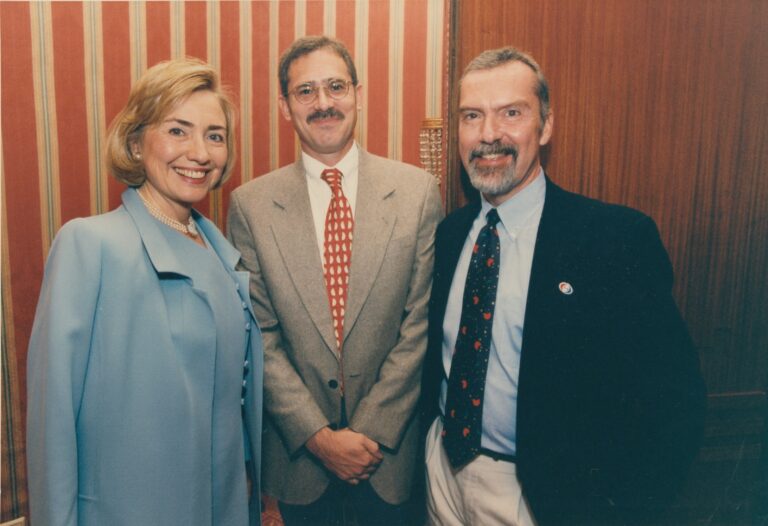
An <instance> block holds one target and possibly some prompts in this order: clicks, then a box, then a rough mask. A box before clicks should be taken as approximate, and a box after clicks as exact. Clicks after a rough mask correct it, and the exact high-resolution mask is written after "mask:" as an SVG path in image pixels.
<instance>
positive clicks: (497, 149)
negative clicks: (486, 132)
mask: <svg viewBox="0 0 768 526" xmlns="http://www.w3.org/2000/svg"><path fill="white" fill-rule="evenodd" d="M484 155H511V156H512V158H513V159H514V160H515V161H517V148H515V147H514V146H512V145H510V144H504V143H502V142H501V141H498V140H497V141H493V142H492V143H482V144H480V145H479V146H477V147H476V148H475V149H473V150H472V152H470V154H469V160H470V162H471V161H474V160H475V159H477V158H478V157H482V156H484Z"/></svg>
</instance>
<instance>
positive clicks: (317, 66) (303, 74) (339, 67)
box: [288, 48, 349, 82]
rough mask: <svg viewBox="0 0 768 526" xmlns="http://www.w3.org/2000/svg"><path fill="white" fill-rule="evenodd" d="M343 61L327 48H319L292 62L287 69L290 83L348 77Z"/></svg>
mask: <svg viewBox="0 0 768 526" xmlns="http://www.w3.org/2000/svg"><path fill="white" fill-rule="evenodd" d="M348 76H349V75H348V73H347V65H346V63H345V62H344V59H343V58H341V57H340V56H339V55H338V54H337V53H335V52H334V51H333V50H331V49H328V48H320V49H316V50H314V51H311V52H310V53H307V54H306V55H302V56H301V57H299V58H297V59H296V60H294V61H293V63H292V64H291V66H290V68H288V77H289V79H290V81H291V82H307V81H316V82H319V81H322V80H324V79H330V78H339V77H343V78H346V77H348Z"/></svg>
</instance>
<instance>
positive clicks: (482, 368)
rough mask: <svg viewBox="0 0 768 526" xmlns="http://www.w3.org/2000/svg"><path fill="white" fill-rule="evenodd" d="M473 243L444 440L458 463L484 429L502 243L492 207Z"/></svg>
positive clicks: (474, 450) (476, 447)
mask: <svg viewBox="0 0 768 526" xmlns="http://www.w3.org/2000/svg"><path fill="white" fill-rule="evenodd" d="M486 219H487V223H486V224H485V226H484V227H483V228H482V230H480V233H479V234H478V236H477V241H476V242H475V245H474V247H473V248H472V259H470V262H469V270H468V271H467V281H466V285H465V286H464V301H463V303H462V307H461V321H460V322H459V334H458V337H457V338H456V347H455V350H454V354H453V359H452V361H451V374H450V376H449V377H448V396H447V398H446V401H445V418H444V420H443V422H444V428H443V445H444V447H445V452H446V453H447V455H448V460H449V461H450V462H451V465H452V466H453V467H454V468H458V467H461V466H463V465H464V464H466V463H467V462H469V461H470V460H472V459H473V458H475V456H477V454H478V452H479V451H480V438H481V436H482V431H483V393H484V391H485V375H486V372H487V371H488V355H489V352H490V349H491V329H492V327H493V313H494V310H495V307H496V289H497V287H498V284H499V264H500V262H501V247H500V243H499V231H498V230H497V229H496V223H498V222H499V214H498V212H496V209H495V208H492V209H490V210H489V211H488V214H486Z"/></svg>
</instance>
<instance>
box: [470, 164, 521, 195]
mask: <svg viewBox="0 0 768 526" xmlns="http://www.w3.org/2000/svg"><path fill="white" fill-rule="evenodd" d="M499 172H500V173H499ZM467 175H469V182H470V183H472V186H473V187H474V188H475V189H476V190H477V191H478V192H480V193H481V194H483V195H490V196H497V195H504V194H507V193H509V192H510V191H511V190H512V189H513V188H514V187H515V186H517V185H518V184H520V183H521V182H522V181H518V180H516V178H515V163H514V162H513V163H512V164H510V165H509V166H507V167H505V168H503V169H501V170H499V169H495V168H494V169H483V168H476V167H475V166H474V165H472V164H470V165H469V167H468V168H467Z"/></svg>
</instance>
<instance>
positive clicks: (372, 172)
mask: <svg viewBox="0 0 768 526" xmlns="http://www.w3.org/2000/svg"><path fill="white" fill-rule="evenodd" d="M396 197H397V196H396V195H395V187H394V185H392V184H391V183H389V182H388V178H387V177H386V174H384V173H381V172H380V171H379V170H377V166H376V163H375V160H373V159H372V158H371V156H370V155H368V154H367V153H366V152H365V151H363V150H362V149H361V150H360V167H359V169H358V182H357V199H356V204H355V229H354V237H353V239H352V265H351V267H350V276H349V289H348V290H349V292H348V296H347V308H346V310H345V313H344V336H345V337H346V336H347V335H348V334H349V332H350V330H351V329H352V327H353V326H354V324H355V321H356V320H357V317H358V315H359V314H360V311H361V310H362V308H363V305H364V304H365V301H366V299H367V298H368V295H369V294H370V292H371V288H373V284H374V282H375V281H376V276H377V275H378V273H379V269H380V268H381V264H382V262H383V261H384V255H385V254H386V252H387V247H388V246H389V242H390V239H391V238H392V232H393V230H394V227H395V222H396V220H397V209H396V204H397V201H396Z"/></svg>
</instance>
